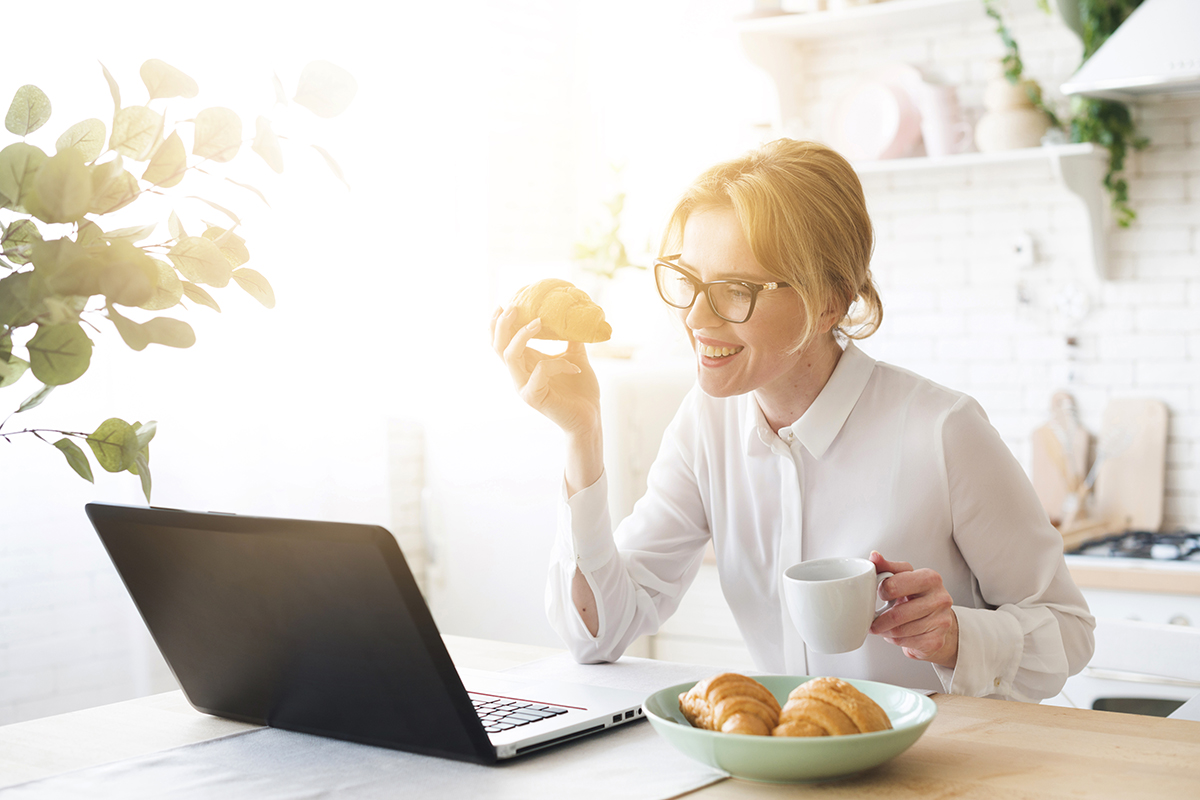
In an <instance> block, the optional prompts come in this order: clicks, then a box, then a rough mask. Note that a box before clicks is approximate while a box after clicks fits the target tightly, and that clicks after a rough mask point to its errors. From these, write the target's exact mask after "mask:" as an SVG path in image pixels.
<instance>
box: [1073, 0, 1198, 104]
mask: <svg viewBox="0 0 1200 800" xmlns="http://www.w3.org/2000/svg"><path fill="white" fill-rule="evenodd" d="M1062 91H1063V93H1064V94H1082V95H1087V96H1091V97H1107V98H1113V99H1118V100H1120V99H1128V98H1129V97H1130V96H1131V95H1146V94H1162V93H1171V94H1176V93H1184V92H1197V93H1200V0H1145V2H1143V3H1142V4H1141V5H1140V6H1138V7H1137V8H1136V9H1135V10H1134V12H1133V13H1132V14H1130V15H1129V18H1128V19H1126V20H1125V22H1123V23H1122V24H1121V26H1120V27H1119V28H1117V30H1116V31H1115V32H1113V34H1112V36H1110V37H1108V40H1107V41H1106V42H1105V43H1104V44H1103V45H1101V46H1100V49H1099V50H1097V51H1096V52H1095V53H1093V54H1092V57H1091V58H1089V59H1088V60H1087V61H1086V62H1084V64H1083V66H1081V67H1080V68H1079V71H1078V72H1076V73H1075V74H1074V75H1072V76H1071V78H1070V79H1069V80H1068V81H1067V82H1066V83H1064V84H1063V85H1062Z"/></svg>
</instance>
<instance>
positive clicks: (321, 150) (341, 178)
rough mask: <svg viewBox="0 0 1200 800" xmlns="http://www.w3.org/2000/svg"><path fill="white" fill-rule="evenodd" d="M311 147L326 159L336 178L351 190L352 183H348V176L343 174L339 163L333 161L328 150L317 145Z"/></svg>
mask: <svg viewBox="0 0 1200 800" xmlns="http://www.w3.org/2000/svg"><path fill="white" fill-rule="evenodd" d="M311 147H312V149H313V150H316V151H317V152H318V153H320V154H321V158H323V159H325V163H326V164H328V165H329V169H330V170H332V171H333V174H334V176H335V177H336V178H337V179H338V180H339V181H341V182H342V183H344V184H346V188H347V189H349V188H350V182H349V181H347V180H346V176H345V175H343V174H342V168H341V167H340V166H338V163H337V162H336V161H334V160H333V156H331V155H329V151H328V150H326V149H325V148H324V147H320V146H319V145H315V144H314V145H311Z"/></svg>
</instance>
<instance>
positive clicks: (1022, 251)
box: [1012, 231, 1036, 269]
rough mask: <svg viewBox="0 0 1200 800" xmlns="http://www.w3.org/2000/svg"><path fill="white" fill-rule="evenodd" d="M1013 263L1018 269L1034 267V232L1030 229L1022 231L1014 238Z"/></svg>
mask: <svg viewBox="0 0 1200 800" xmlns="http://www.w3.org/2000/svg"><path fill="white" fill-rule="evenodd" d="M1012 257H1013V265H1014V266H1016V267H1017V269H1030V268H1031V267H1033V262H1034V261H1035V260H1036V259H1035V254H1034V251H1033V234H1031V233H1029V231H1022V232H1021V233H1020V234H1018V235H1017V238H1016V239H1015V240H1013V245H1012Z"/></svg>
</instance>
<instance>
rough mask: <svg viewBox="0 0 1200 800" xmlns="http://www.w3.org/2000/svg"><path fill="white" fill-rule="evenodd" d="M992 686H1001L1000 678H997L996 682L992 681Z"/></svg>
mask: <svg viewBox="0 0 1200 800" xmlns="http://www.w3.org/2000/svg"><path fill="white" fill-rule="evenodd" d="M992 684H993V685H995V686H999V685H1000V679H999V678H996V680H994V681H992Z"/></svg>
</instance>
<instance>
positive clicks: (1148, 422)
mask: <svg viewBox="0 0 1200 800" xmlns="http://www.w3.org/2000/svg"><path fill="white" fill-rule="evenodd" d="M1096 459H1097V461H1098V466H1097V467H1096V484H1095V505H1094V508H1093V511H1092V515H1091V516H1092V517H1093V518H1095V519H1103V520H1108V521H1109V522H1110V523H1112V524H1113V525H1115V526H1116V528H1117V529H1118V530H1143V531H1157V530H1158V529H1159V528H1160V527H1161V526H1162V518H1163V489H1164V480H1165V477H1166V463H1167V407H1166V405H1165V404H1164V403H1163V402H1162V401H1161V400H1154V399H1152V398H1134V397H1129V398H1118V399H1115V400H1110V401H1109V403H1108V406H1107V407H1106V408H1105V409H1104V421H1103V424H1102V426H1101V429H1100V437H1099V439H1098V441H1097V444H1096Z"/></svg>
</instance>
